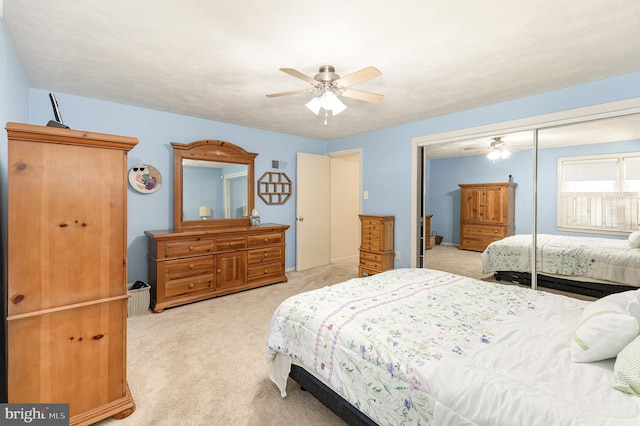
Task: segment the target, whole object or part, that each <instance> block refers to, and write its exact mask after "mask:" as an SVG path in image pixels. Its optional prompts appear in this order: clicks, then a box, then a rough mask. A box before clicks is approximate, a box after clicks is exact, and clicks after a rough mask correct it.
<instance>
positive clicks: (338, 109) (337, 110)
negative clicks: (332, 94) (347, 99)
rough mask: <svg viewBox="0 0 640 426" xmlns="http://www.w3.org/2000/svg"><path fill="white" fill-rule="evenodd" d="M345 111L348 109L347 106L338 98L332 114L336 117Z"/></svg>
mask: <svg viewBox="0 0 640 426" xmlns="http://www.w3.org/2000/svg"><path fill="white" fill-rule="evenodd" d="M345 109H347V106H346V105H345V104H343V103H342V101H341V100H340V99H338V98H337V97H336V103H335V105H334V106H333V109H332V110H331V113H332V114H333V115H334V116H335V115H338V114H340V113H341V112H342V111H344V110H345Z"/></svg>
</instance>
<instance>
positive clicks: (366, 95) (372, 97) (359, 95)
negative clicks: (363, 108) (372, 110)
mask: <svg viewBox="0 0 640 426" xmlns="http://www.w3.org/2000/svg"><path fill="white" fill-rule="evenodd" d="M341 93H342V96H344V97H345V98H353V99H359V100H361V101H366V102H380V101H381V100H382V99H383V98H384V96H383V95H378V94H377V93H371V92H363V91H362V90H353V89H344V90H343V91H342V92H341Z"/></svg>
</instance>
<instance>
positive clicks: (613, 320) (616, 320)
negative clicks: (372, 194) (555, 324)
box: [571, 290, 640, 362]
mask: <svg viewBox="0 0 640 426" xmlns="http://www.w3.org/2000/svg"><path fill="white" fill-rule="evenodd" d="M639 301H640V291H639V290H630V291H625V292H622V293H616V294H611V295H609V296H606V297H603V298H602V299H599V300H596V301H595V302H593V303H592V304H591V305H589V306H588V307H587V308H585V310H584V311H583V312H582V316H581V317H580V324H579V325H578V327H577V328H576V331H575V332H574V333H573V339H572V340H571V361H572V362H592V361H600V360H603V359H609V358H614V357H615V356H617V355H618V353H619V352H620V351H621V350H622V349H624V348H625V346H627V345H628V344H629V343H630V342H631V341H632V340H633V339H635V338H636V337H638V335H639V334H640V317H637V316H636V315H640V312H638V310H637V309H633V311H634V312H633V313H631V312H629V308H630V307H631V304H632V303H639Z"/></svg>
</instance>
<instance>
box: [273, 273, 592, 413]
mask: <svg viewBox="0 0 640 426" xmlns="http://www.w3.org/2000/svg"><path fill="white" fill-rule="evenodd" d="M585 303H586V302H583V301H579V300H573V299H569V298H565V297H563V296H557V295H553V294H549V293H544V292H540V291H532V290H530V289H524V288H519V287H517V286H506V285H503V284H495V283H488V282H483V281H479V280H474V279H471V278H467V277H462V276H458V275H453V274H449V273H445V272H440V271H435V270H429V269H400V270H393V271H387V272H385V273H382V274H377V275H374V276H371V277H367V278H355V279H352V280H349V281H346V282H344V283H341V284H336V285H333V286H329V287H325V288H321V289H318V290H314V291H310V292H307V293H303V294H300V295H297V296H293V297H291V298H289V299H287V300H285V301H284V302H283V303H282V304H281V305H280V307H279V308H278V309H277V311H276V312H275V313H274V315H273V318H272V322H271V326H270V330H269V334H268V338H267V349H266V359H267V361H268V362H271V363H272V375H271V377H272V379H273V380H274V382H276V384H277V385H278V386H279V388H280V390H281V391H282V395H283V396H285V386H286V374H288V370H287V371H285V373H284V374H277V373H276V374H274V373H273V372H274V368H276V366H277V365H278V360H281V361H282V360H285V362H287V361H289V362H290V361H291V360H293V362H295V363H297V364H299V365H301V366H303V367H304V368H305V369H306V370H308V371H310V372H312V373H313V374H314V375H315V376H316V377H318V378H319V379H321V380H322V381H323V382H324V383H325V384H327V385H328V386H329V387H331V388H332V389H333V390H334V391H336V392H337V393H338V394H340V395H341V396H342V397H343V398H345V399H346V400H347V401H349V402H350V403H351V404H352V405H354V406H355V407H357V408H358V409H359V410H360V411H362V412H363V413H365V414H366V415H367V416H369V417H370V418H371V419H373V420H374V421H376V422H377V423H378V424H380V425H386V424H389V425H391V424H394V425H395V424H405V425H428V424H434V425H435V424H438V422H437V421H434V415H437V411H438V410H440V411H441V412H442V413H443V414H444V415H445V417H443V418H447V419H449V420H450V418H451V416H452V415H454V416H455V412H454V413H453V414H452V412H451V411H449V410H448V409H446V407H451V406H454V405H455V403H458V402H459V400H460V399H461V398H462V395H464V394H467V396H468V397H469V398H471V401H473V400H476V399H477V400H478V402H477V403H478V404H483V402H482V401H481V400H480V394H482V392H478V393H477V394H476V393H474V394H469V392H467V391H466V389H467V387H468V385H469V383H470V382H469V380H470V376H468V375H464V377H463V378H461V382H462V383H454V382H450V381H449V376H450V373H449V372H447V370H446V369H445V368H442V367H441V366H444V365H451V363H457V362H461V361H462V360H465V359H473V358H474V357H475V356H476V355H477V354H480V353H484V352H486V350H487V349H488V348H491V347H492V346H494V345H495V343H496V342H499V343H500V344H501V345H505V344H506V345H507V347H509V346H511V345H512V343H509V342H506V340H505V336H507V337H508V336H510V335H511V334H513V331H514V330H513V326H511V325H510V324H513V323H514V322H515V323H518V324H537V323H539V321H540V319H541V317H540V316H541V315H542V316H547V317H549V318H551V320H550V327H552V329H553V328H554V327H556V326H558V329H559V328H561V327H564V328H566V329H567V336H566V345H565V346H567V347H568V342H569V338H570V337H569V336H570V332H571V330H569V328H572V327H573V326H574V325H575V324H574V323H573V322H572V321H567V319H575V320H577V318H578V317H579V314H580V312H581V310H582V309H583V306H584V304H585ZM545 312H556V313H557V312H561V313H562V314H561V315H560V317H554V316H553V315H547V314H545ZM534 319H535V320H534ZM568 327H569V328H568ZM497 330H499V332H497ZM553 334H557V333H555V332H554V333H553ZM547 338H548V337H546V336H542V338H541V339H542V341H546V340H547ZM505 342H506V343H505ZM537 344H538V346H539V343H537ZM496 350H497V352H501V351H502V350H503V349H501V348H500V347H497V348H496ZM514 358H517V359H518V362H521V361H522V359H521V355H519V356H516V357H514ZM545 362H546V361H545ZM288 366H289V367H290V363H289V364H288ZM285 368H286V367H285ZM460 371H463V370H462V369H460ZM600 379H601V378H600ZM479 385H480V384H479ZM481 389H482V386H481ZM447 399H449V401H447ZM484 403H485V404H486V403H487V402H486V401H485V402H484ZM489 404H491V401H489ZM437 407H440V408H438V409H437ZM481 411H483V412H488V410H487V408H486V407H485V409H483V410H481ZM447 412H448V414H447ZM489 412H490V410H489ZM449 420H447V421H446V422H448V421H449ZM446 422H445V423H446ZM440 424H443V423H440ZM496 424H497V423H496ZM523 424H524V423H523ZM530 424H531V423H530Z"/></svg>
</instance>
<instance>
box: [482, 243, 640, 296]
mask: <svg viewBox="0 0 640 426" xmlns="http://www.w3.org/2000/svg"><path fill="white" fill-rule="evenodd" d="M531 240H532V237H531V235H530V234H521V235H514V236H511V237H506V238H503V239H501V240H499V241H495V242H493V243H491V244H489V246H488V247H487V248H486V250H485V251H484V252H483V253H482V255H481V259H482V266H483V271H484V272H485V273H493V274H494V277H495V278H496V279H497V280H499V281H502V280H504V281H511V282H517V283H519V284H524V285H529V284H530V283H531V274H530V272H531ZM536 241H537V243H536V246H537V247H536V251H537V257H536V264H537V268H536V269H537V271H538V276H537V279H538V285H540V286H543V287H548V288H555V289H559V290H565V291H570V292H573V293H580V294H585V295H589V296H594V297H602V296H606V295H607V294H611V293H617V292H620V291H626V290H629V289H630V288H638V287H640V248H639V247H640V232H634V233H632V234H631V235H630V236H629V238H628V239H612V238H593V237H574V236H565V235H549V234H538V237H537V240H536Z"/></svg>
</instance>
